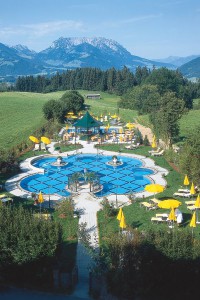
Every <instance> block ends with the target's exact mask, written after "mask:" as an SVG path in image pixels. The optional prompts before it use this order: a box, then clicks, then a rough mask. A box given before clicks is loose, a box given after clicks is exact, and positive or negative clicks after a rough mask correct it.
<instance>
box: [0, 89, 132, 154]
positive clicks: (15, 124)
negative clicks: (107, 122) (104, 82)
mask: <svg viewBox="0 0 200 300" xmlns="http://www.w3.org/2000/svg"><path fill="white" fill-rule="evenodd" d="M79 92H80V93H81V94H82V95H83V96H84V95H86V94H88V93H94V92H90V91H79ZM64 93H65V91H59V92H54V93H48V94H39V93H26V92H6V93H0V107H1V109H0V128H1V130H0V148H1V149H9V148H12V147H13V146H16V145H18V144H20V143H21V142H22V141H25V140H26V139H27V140H28V137H29V136H30V135H32V134H33V133H34V131H35V130H36V129H37V128H39V127H40V126H42V125H43V124H44V123H45V119H44V117H43V112H42V107H43V105H44V103H45V102H47V101H48V100H50V99H55V100H57V99H59V98H60V97H61V96H62V95H63V94H64ZM96 93H99V92H96ZM101 96H102V98H101V99H99V100H88V99H86V100H85V104H86V105H87V106H88V108H89V110H90V111H91V112H92V113H94V114H95V115H97V116H100V115H101V114H106V113H107V114H108V113H109V112H110V113H111V114H114V113H117V112H118V110H117V107H118V106H117V103H118V101H119V99H120V97H118V96H115V95H110V94H108V93H102V92H101ZM136 115H137V113H136V112H134V111H131V110H121V109H120V116H121V117H122V118H123V119H124V120H125V121H126V120H127V121H128V120H131V121H132V120H133V118H134V117H135V116H136Z"/></svg>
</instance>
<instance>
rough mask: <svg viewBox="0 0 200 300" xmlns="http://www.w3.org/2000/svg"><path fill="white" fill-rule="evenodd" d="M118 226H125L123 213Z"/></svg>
mask: <svg viewBox="0 0 200 300" xmlns="http://www.w3.org/2000/svg"><path fill="white" fill-rule="evenodd" d="M119 227H120V228H122V229H124V228H126V221H125V217H124V214H123V215H122V217H121V220H120V223H119Z"/></svg>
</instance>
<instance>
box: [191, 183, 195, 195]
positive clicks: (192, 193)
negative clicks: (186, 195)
mask: <svg viewBox="0 0 200 300" xmlns="http://www.w3.org/2000/svg"><path fill="white" fill-rule="evenodd" d="M190 194H191V195H195V194H196V192H195V189H194V183H193V182H192V185H191V189H190Z"/></svg>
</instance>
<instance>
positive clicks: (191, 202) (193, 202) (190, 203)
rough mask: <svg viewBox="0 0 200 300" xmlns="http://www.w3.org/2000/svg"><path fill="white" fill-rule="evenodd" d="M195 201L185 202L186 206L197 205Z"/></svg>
mask: <svg viewBox="0 0 200 300" xmlns="http://www.w3.org/2000/svg"><path fill="white" fill-rule="evenodd" d="M195 202H196V201H195V200H191V201H185V204H186V205H194V204H195Z"/></svg>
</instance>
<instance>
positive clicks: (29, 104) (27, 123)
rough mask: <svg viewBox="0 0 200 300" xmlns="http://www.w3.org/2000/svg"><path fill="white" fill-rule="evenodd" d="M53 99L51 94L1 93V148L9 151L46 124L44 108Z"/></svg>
mask: <svg viewBox="0 0 200 300" xmlns="http://www.w3.org/2000/svg"><path fill="white" fill-rule="evenodd" d="M52 97H53V95H49V94H47V95H44V94H36V93H18V92H9V93H0V106H1V110H0V128H1V131H0V142H1V143H0V144H1V148H4V149H9V148H12V147H13V146H15V145H17V144H20V143H21V142H22V141H24V140H26V138H27V139H28V136H29V135H32V134H33V132H34V131H35V130H36V129H37V128H39V127H40V126H41V125H42V124H44V122H45V119H44V118H43V113H42V107H43V105H44V103H45V102H46V101H47V100H49V99H51V98H52ZM57 97H58V96H57Z"/></svg>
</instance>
